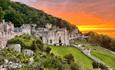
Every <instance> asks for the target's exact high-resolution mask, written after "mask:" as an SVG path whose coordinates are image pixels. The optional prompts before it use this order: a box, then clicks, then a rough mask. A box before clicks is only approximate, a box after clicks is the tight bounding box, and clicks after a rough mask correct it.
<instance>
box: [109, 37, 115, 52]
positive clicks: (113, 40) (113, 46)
mask: <svg viewBox="0 0 115 70" xmlns="http://www.w3.org/2000/svg"><path fill="white" fill-rule="evenodd" d="M110 45H111V50H113V51H115V39H112V40H111V43H110Z"/></svg>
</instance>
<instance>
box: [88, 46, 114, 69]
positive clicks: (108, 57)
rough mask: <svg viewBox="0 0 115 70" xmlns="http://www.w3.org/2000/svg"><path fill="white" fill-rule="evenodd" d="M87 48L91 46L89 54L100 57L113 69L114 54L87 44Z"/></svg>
mask: <svg viewBox="0 0 115 70" xmlns="http://www.w3.org/2000/svg"><path fill="white" fill-rule="evenodd" d="M88 48H92V51H91V54H92V55H93V56H95V57H96V58H98V59H100V60H101V61H103V62H104V63H105V64H106V65H108V66H110V67H111V68H113V70H115V54H113V53H111V52H110V51H108V50H106V49H104V48H101V47H97V46H88Z"/></svg>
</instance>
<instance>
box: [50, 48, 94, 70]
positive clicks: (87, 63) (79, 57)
mask: <svg viewBox="0 0 115 70" xmlns="http://www.w3.org/2000/svg"><path fill="white" fill-rule="evenodd" d="M50 47H51V48H52V52H53V53H54V54H55V55H57V56H60V57H62V58H63V56H65V55H66V54H70V53H71V54H72V55H73V56H74V59H75V61H76V63H78V62H80V63H82V64H83V65H84V68H85V70H91V69H92V60H91V59H90V58H88V57H87V56H85V55H84V54H83V53H82V52H81V51H79V50H78V49H76V48H74V47H61V46H58V47H57V46H50ZM80 63H78V64H80ZM83 70H84V69H83Z"/></svg>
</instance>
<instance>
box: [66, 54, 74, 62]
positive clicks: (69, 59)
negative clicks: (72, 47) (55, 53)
mask: <svg viewBox="0 0 115 70" xmlns="http://www.w3.org/2000/svg"><path fill="white" fill-rule="evenodd" d="M64 58H65V60H66V61H67V63H68V64H71V63H72V62H74V57H73V55H72V54H68V55H65V56H64Z"/></svg>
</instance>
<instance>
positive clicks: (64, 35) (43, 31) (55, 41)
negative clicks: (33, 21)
mask: <svg viewBox="0 0 115 70" xmlns="http://www.w3.org/2000/svg"><path fill="white" fill-rule="evenodd" d="M31 29H32V34H33V35H35V36H36V37H39V38H40V39H41V40H42V41H43V43H45V44H49V45H70V40H71V39H74V38H76V37H78V36H80V34H79V30H78V29H76V30H74V31H72V32H69V31H68V30H67V29H66V28H59V27H56V26H52V25H51V24H47V25H46V26H45V28H36V26H35V25H34V26H33V27H32V28H31Z"/></svg>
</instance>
